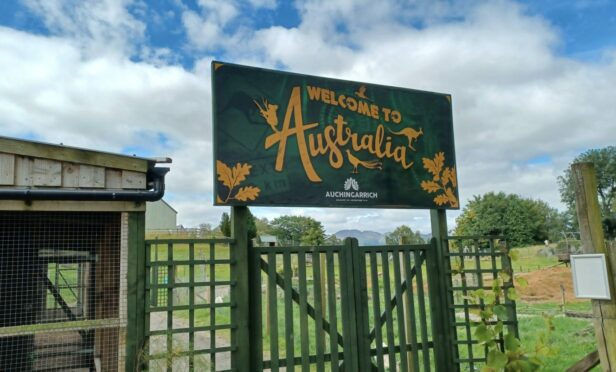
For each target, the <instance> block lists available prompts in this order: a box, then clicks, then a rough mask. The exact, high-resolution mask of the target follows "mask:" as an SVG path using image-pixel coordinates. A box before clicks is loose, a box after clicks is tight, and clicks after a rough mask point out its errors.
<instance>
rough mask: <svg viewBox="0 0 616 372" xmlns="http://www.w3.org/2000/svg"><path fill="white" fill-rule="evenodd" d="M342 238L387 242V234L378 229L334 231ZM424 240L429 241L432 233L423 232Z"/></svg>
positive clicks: (381, 243) (364, 242)
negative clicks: (377, 230)
mask: <svg viewBox="0 0 616 372" xmlns="http://www.w3.org/2000/svg"><path fill="white" fill-rule="evenodd" d="M334 235H336V237H337V238H338V239H340V240H344V239H345V238H349V237H350V238H356V239H357V241H358V242H359V245H383V244H385V234H381V233H379V232H376V231H361V230H340V231H338V232H337V233H334ZM421 237H422V238H423V240H425V241H426V243H427V242H429V241H430V239H431V238H432V234H430V233H427V234H421Z"/></svg>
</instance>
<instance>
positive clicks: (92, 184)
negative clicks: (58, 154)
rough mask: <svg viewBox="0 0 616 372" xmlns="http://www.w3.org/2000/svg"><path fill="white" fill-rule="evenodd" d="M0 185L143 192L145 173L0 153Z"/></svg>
mask: <svg viewBox="0 0 616 372" xmlns="http://www.w3.org/2000/svg"><path fill="white" fill-rule="evenodd" d="M0 186H6V187H10V186H18V187H25V186H28V187H29V186H35V187H56V188H94V189H103V188H106V189H140V190H143V189H146V176H145V173H140V172H133V171H128V170H121V169H112V168H104V167H97V166H92V165H84V164H74V163H70V162H63V161H57V160H50V159H42V158H32V157H26V156H19V155H14V154H6V153H0Z"/></svg>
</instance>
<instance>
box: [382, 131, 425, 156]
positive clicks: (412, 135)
mask: <svg viewBox="0 0 616 372" xmlns="http://www.w3.org/2000/svg"><path fill="white" fill-rule="evenodd" d="M387 130H388V131H389V132H391V133H392V134H395V135H398V136H404V137H406V139H407V140H408V141H409V148H410V149H411V150H413V151H417V150H415V148H414V147H413V141H417V139H418V138H419V136H421V135H422V134H423V128H419V130H418V131H417V130H415V129H413V128H411V127H408V128H402V129H400V131H399V132H394V131H393V130H391V129H389V128H387Z"/></svg>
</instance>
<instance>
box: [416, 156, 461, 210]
mask: <svg viewBox="0 0 616 372" xmlns="http://www.w3.org/2000/svg"><path fill="white" fill-rule="evenodd" d="M422 160H423V165H424V168H425V169H426V170H427V171H428V173H430V174H432V180H431V181H427V180H425V181H421V188H422V189H423V190H424V191H426V192H428V193H430V194H432V193H435V192H438V191H443V192H444V193H443V194H439V195H437V196H436V197H435V198H434V203H436V204H437V205H439V206H442V205H446V204H449V206H451V207H452V208H458V206H459V202H458V198H457V197H456V195H455V190H456V187H457V185H458V180H457V175H456V168H455V167H445V168H443V166H444V165H445V153H444V152H442V151H441V152H437V153H436V154H435V155H434V159H430V158H423V159H422ZM449 185H451V187H449Z"/></svg>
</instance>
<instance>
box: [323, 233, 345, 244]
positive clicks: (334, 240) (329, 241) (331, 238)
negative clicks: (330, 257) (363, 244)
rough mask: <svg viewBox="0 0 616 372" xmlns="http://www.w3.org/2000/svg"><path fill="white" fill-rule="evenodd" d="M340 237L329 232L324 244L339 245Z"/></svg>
mask: <svg viewBox="0 0 616 372" xmlns="http://www.w3.org/2000/svg"><path fill="white" fill-rule="evenodd" d="M341 244H342V239H340V238H338V237H337V236H336V235H334V234H331V235H328V236H327V237H326V238H325V245H341Z"/></svg>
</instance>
